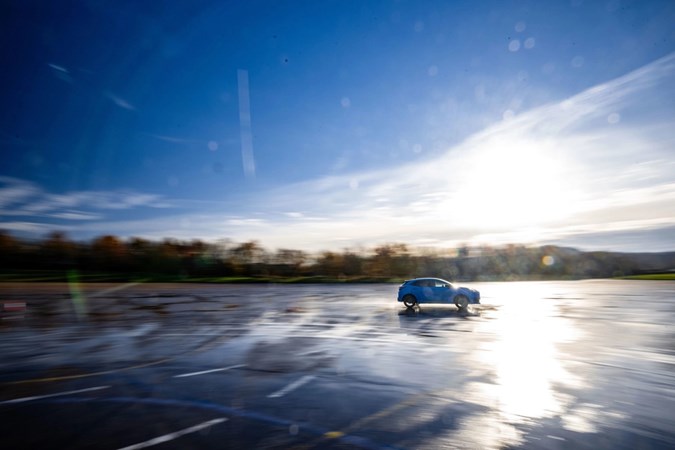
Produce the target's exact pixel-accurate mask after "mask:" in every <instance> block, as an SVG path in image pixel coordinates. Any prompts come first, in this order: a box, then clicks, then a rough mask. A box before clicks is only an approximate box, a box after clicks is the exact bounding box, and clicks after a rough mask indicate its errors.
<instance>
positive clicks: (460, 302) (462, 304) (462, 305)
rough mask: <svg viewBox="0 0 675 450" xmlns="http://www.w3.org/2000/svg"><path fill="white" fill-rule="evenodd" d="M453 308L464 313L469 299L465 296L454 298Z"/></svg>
mask: <svg viewBox="0 0 675 450" xmlns="http://www.w3.org/2000/svg"><path fill="white" fill-rule="evenodd" d="M455 306H456V307H457V308H458V309H459V310H460V311H464V310H465V309H466V308H468V306H469V299H468V298H466V296H465V295H458V296H457V297H455Z"/></svg>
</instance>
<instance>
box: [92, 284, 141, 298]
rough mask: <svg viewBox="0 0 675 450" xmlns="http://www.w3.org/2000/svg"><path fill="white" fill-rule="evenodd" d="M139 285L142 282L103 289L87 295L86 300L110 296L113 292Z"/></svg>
mask: <svg viewBox="0 0 675 450" xmlns="http://www.w3.org/2000/svg"><path fill="white" fill-rule="evenodd" d="M141 283H143V281H133V282H131V283H126V284H122V285H120V286H114V287H111V288H108V289H103V290H101V291H98V292H94V293H91V294H89V295H87V297H88V298H94V297H102V296H104V295H108V294H112V293H113V292H117V291H121V290H123V289H129V288H131V287H134V286H136V285H139V284H141Z"/></svg>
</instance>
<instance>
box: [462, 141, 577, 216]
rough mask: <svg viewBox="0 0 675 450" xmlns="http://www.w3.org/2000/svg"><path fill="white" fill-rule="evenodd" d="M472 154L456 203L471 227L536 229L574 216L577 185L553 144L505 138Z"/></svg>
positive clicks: (488, 144)
mask: <svg viewBox="0 0 675 450" xmlns="http://www.w3.org/2000/svg"><path fill="white" fill-rule="evenodd" d="M501 138H504V139H501ZM472 150H474V151H472V152H470V154H469V156H468V157H467V158H466V160H465V161H464V164H465V166H466V169H465V170H464V172H465V173H467V174H470V175H467V176H464V177H462V178H461V180H459V181H460V184H459V186H456V187H455V188H456V189H457V190H456V191H455V198H454V199H453V202H452V203H453V206H454V208H453V209H454V210H455V211H462V216H463V217H466V218H468V220H469V221H470V223H471V224H474V225H475V224H479V226H480V224H482V225H483V226H484V227H487V226H490V225H493V224H494V223H499V224H500V225H502V226H504V227H537V226H541V225H544V224H549V223H552V222H554V221H557V220H561V219H564V218H566V217H569V216H570V215H571V214H572V213H573V212H574V204H575V203H574V198H575V192H576V190H575V179H574V177H573V176H572V175H571V173H572V171H571V170H569V169H568V167H567V165H566V163H565V161H564V159H563V158H562V157H560V155H559V152H557V151H556V146H555V144H554V143H553V142H542V141H539V142H534V141H531V140H527V139H519V138H516V137H513V136H509V135H506V136H504V135H502V136H500V142H495V140H494V139H489V140H488V141H487V142H486V143H485V144H484V145H480V148H476V149H472ZM456 181H458V180H452V181H451V182H452V183H454V182H456Z"/></svg>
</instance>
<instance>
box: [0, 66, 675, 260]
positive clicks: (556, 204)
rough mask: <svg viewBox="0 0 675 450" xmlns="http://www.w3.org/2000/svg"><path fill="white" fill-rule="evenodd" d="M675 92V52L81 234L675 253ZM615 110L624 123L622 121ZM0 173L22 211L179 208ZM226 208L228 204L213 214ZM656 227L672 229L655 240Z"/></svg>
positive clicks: (90, 226)
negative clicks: (432, 147) (413, 148)
mask: <svg viewBox="0 0 675 450" xmlns="http://www.w3.org/2000/svg"><path fill="white" fill-rule="evenodd" d="M674 97H675V54H672V55H669V56H667V57H665V58H662V59H660V60H658V61H655V62H654V63H652V64H649V65H647V66H644V67H642V68H640V69H638V70H636V71H634V72H631V73H629V74H627V75H625V76H623V77H620V78H617V79H615V80H612V81H609V82H607V83H603V84H601V85H598V86H596V87H593V88H591V89H588V90H586V91H584V92H581V93H579V94H578V95H575V96H573V97H571V98H568V99H565V100H563V101H560V102H557V103H552V104H548V105H544V106H541V107H539V108H536V109H533V110H530V111H527V112H520V113H519V114H517V115H515V116H513V117H511V118H510V119H509V120H505V121H502V122H499V123H496V124H494V125H492V126H490V127H488V128H486V129H484V130H483V131H481V132H479V133H476V134H474V135H472V136H470V137H469V138H467V139H466V140H464V141H463V142H461V143H460V144H458V145H456V146H454V147H452V148H449V149H448V150H447V151H446V152H444V153H443V154H441V155H438V156H435V157H427V158H426V159H422V160H419V161H417V162H415V163H412V164H407V165H405V166H400V167H394V168H387V169H380V170H375V171H369V172H355V173H347V174H344V175H341V176H336V175H331V176H326V177H322V178H319V179H315V180H309V181H306V182H303V183H298V184H294V185H289V186H285V187H281V188H276V189H275V190H274V191H269V192H264V193H263V194H262V195H260V196H257V197H251V198H246V199H239V200H241V201H240V202H238V204H237V205H234V206H233V205H228V207H227V208H225V207H224V206H221V208H217V207H214V204H211V205H209V206H208V210H207V209H205V208H206V207H204V206H203V205H201V207H200V206H198V204H197V203H195V205H193V206H194V209H198V210H199V211H201V212H197V213H185V214H175V211H176V210H172V213H174V214H172V215H165V214H162V215H161V216H160V215H157V214H155V215H154V216H153V217H152V218H148V219H143V220H134V221H121V220H120V221H113V220H112V218H108V217H106V219H107V220H106V221H97V220H86V221H84V220H78V221H77V223H75V220H74V219H76V217H75V216H73V217H71V218H70V219H71V223H69V226H70V227H71V229H72V230H73V232H78V233H90V234H93V233H101V232H105V233H108V232H113V233H117V234H120V235H122V236H130V235H139V236H143V237H147V238H155V239H159V238H163V237H174V238H179V239H191V238H201V239H207V240H215V239H219V238H223V237H228V238H231V239H233V240H236V241H243V240H249V239H257V240H259V241H260V242H261V243H262V244H263V245H265V246H268V247H270V248H280V247H284V248H299V249H306V250H319V249H339V248H342V247H347V246H360V245H363V246H367V247H370V246H373V245H375V244H377V243H381V242H391V241H399V242H406V243H409V244H412V245H435V246H455V245H459V244H463V243H476V244H480V243H507V242H522V243H528V242H531V243H548V242H557V243H561V244H565V243H574V242H581V243H583V244H584V245H587V246H590V247H591V248H592V247H593V244H592V243H593V242H594V241H593V239H594V238H595V242H597V243H598V245H600V243H602V246H603V247H604V248H611V242H612V239H615V238H616V237H617V236H619V235H620V236H621V241H619V240H616V245H617V247H616V249H621V248H628V247H630V248H632V249H635V248H637V249H643V250H673V248H672V244H669V245H670V246H671V247H670V248H659V247H658V246H659V245H664V244H663V242H664V239H667V236H669V234H668V233H669V231H667V230H670V229H675V228H673V227H675V162H674V161H675V158H673V157H672V156H673V149H675V132H674V131H673V127H672V124H673V123H675V111H674V110H673V109H672V106H671V103H670V102H667V101H666V102H664V101H663V99H664V98H674ZM611 114H616V115H617V117H620V118H621V119H620V121H616V122H615V123H609V122H608V121H607V118H608V117H609V116H610V115H611ZM0 181H4V182H5V183H8V184H9V186H8V187H7V190H6V191H2V190H1V188H0V205H1V206H3V207H6V206H8V205H15V206H16V204H17V203H21V202H23V203H22V204H23V206H22V208H18V209H19V210H20V211H23V212H25V213H31V214H35V213H38V214H39V213H45V212H48V213H58V214H66V215H67V214H68V211H78V212H80V211H81V212H82V213H84V214H95V213H98V212H104V211H105V210H108V211H110V210H116V209H119V210H126V209H131V208H148V207H158V206H162V205H164V206H166V204H165V203H166V201H165V200H164V199H162V198H160V197H158V196H156V195H151V194H142V193H134V192H112V193H111V192H71V193H65V194H58V195H56V194H44V193H42V194H43V195H40V194H41V191H40V190H39V189H37V188H36V187H35V186H34V185H32V184H30V183H25V182H19V181H17V180H13V181H12V182H11V183H10V182H8V181H7V180H6V179H4V180H3V179H0ZM3 192H4V196H3ZM28 200H32V201H30V202H29V201H28ZM173 204H179V203H178V202H174V203H173ZM83 205H84V206H86V207H83ZM50 207H51V209H50ZM243 208H246V209H247V210H249V211H258V212H257V213H250V214H249V213H246V212H245V210H244V209H243ZM14 209H15V210H16V209H17V208H14ZM223 210H225V211H227V213H222V212H212V211H223ZM95 211H97V212H95ZM205 211H209V212H205ZM167 212H168V211H167ZM3 225H4V224H3ZM3 225H0V226H3ZM664 230H665V231H664ZM650 233H651V235H653V236H657V235H658V236H660V237H659V238H658V239H657V238H654V240H652V241H650V240H649V239H650V237H649V236H650ZM631 238H632V239H634V241H633V242H628V241H627V240H629V239H631ZM659 239H660V240H659ZM589 243H590V244H589Z"/></svg>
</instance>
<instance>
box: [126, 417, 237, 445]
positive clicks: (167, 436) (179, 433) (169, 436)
mask: <svg viewBox="0 0 675 450" xmlns="http://www.w3.org/2000/svg"><path fill="white" fill-rule="evenodd" d="M226 420H227V418H226V417H221V418H219V419H213V420H209V421H207V422H204V423H200V424H199V425H195V426H193V427H189V428H185V429H183V430H179V431H176V432H174V433H169V434H165V435H164V436H159V437H156V438H154V439H150V440H149V441H145V442H140V443H138V444H134V445H129V446H128V447H122V448H120V449H119V450H136V449H139V448H145V447H151V446H153V445H157V444H161V443H164V442H169V441H173V440H174V439H177V438H179V437H181V436H183V435H184V434H189V433H194V432H195V431H199V430H201V429H204V428H207V427H210V426H212V425H216V424H218V423H221V422H225V421H226Z"/></svg>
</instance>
